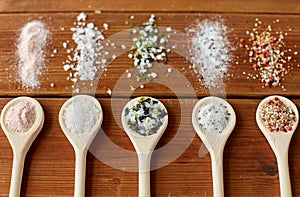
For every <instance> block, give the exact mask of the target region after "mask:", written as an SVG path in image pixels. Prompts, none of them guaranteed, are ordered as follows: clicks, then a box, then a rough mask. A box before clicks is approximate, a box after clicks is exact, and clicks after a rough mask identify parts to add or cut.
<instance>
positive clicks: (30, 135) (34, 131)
mask: <svg viewBox="0 0 300 197" xmlns="http://www.w3.org/2000/svg"><path fill="white" fill-rule="evenodd" d="M21 101H27V102H30V103H33V104H34V105H35V108H34V109H35V121H34V123H33V125H32V126H31V128H30V129H29V130H28V131H26V132H25V133H13V132H11V131H10V130H9V129H8V128H7V127H6V124H5V118H6V113H7V112H8V110H9V109H10V108H11V107H13V106H15V105H17V104H18V103H20V102H21ZM44 119H45V118H44V111H43V108H42V107H41V105H40V103H39V102H38V101H37V100H35V99H33V98H30V97H18V98H15V99H13V100H11V101H9V102H8V103H7V104H6V105H5V106H4V108H3V110H2V112H1V127H2V130H3V131H4V133H5V135H6V137H7V138H8V141H9V143H10V145H11V147H12V150H13V154H14V159H13V166H12V174H11V182H10V190H9V196H10V197H19V196H20V191H21V183H22V176H23V169H24V161H25V157H26V154H27V152H28V150H29V148H30V146H31V144H32V142H33V141H34V140H35V138H36V137H37V135H38V134H39V132H40V131H41V130H42V127H43V124H44Z"/></svg>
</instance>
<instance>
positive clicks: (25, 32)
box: [17, 21, 49, 88]
mask: <svg viewBox="0 0 300 197" xmlns="http://www.w3.org/2000/svg"><path fill="white" fill-rule="evenodd" d="M48 34H49V31H48V30H47V29H46V27H45V25H44V24H43V23H42V22H40V21H32V22H29V23H27V24H26V25H25V26H24V27H23V28H22V32H21V35H20V37H19V40H18V50H17V58H18V61H19V68H18V74H19V77H20V80H21V82H22V86H23V87H24V88H38V87H39V85H40V81H39V76H40V75H41V71H42V69H43V67H44V51H43V49H44V47H45V45H46V43H47V37H48Z"/></svg>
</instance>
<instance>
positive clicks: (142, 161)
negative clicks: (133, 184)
mask: <svg viewBox="0 0 300 197" xmlns="http://www.w3.org/2000/svg"><path fill="white" fill-rule="evenodd" d="M151 154H152V152H151V153H150V152H146V153H138V160H139V197H150V196H151V195H150V191H151V190H150V160H151Z"/></svg>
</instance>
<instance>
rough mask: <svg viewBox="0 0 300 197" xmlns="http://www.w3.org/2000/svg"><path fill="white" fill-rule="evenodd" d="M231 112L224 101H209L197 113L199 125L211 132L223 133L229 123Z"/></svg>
mask: <svg viewBox="0 0 300 197" xmlns="http://www.w3.org/2000/svg"><path fill="white" fill-rule="evenodd" d="M230 115H231V114H230V113H229V112H228V110H227V106H225V105H223V104H222V103H207V104H205V105H203V106H201V107H200V108H199V110H198V113H197V118H198V123H199V125H200V126H201V127H202V128H203V129H204V130H205V131H206V132H209V133H210V134H218V133H222V132H223V130H224V129H225V128H226V126H227V125H228V121H229V117H230Z"/></svg>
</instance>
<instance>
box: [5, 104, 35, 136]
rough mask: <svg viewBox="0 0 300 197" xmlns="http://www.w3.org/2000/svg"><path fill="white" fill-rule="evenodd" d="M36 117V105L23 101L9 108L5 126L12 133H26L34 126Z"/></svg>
mask: <svg viewBox="0 0 300 197" xmlns="http://www.w3.org/2000/svg"><path fill="white" fill-rule="evenodd" d="M35 118H36V115H35V105H34V104H33V103H31V102H27V101H21V102H19V103H18V104H16V105H14V106H12V107H10V108H9V109H8V111H7V113H6V116H5V126H6V127H7V129H8V130H9V131H10V132H12V133H25V132H27V131H28V130H29V129H30V128H31V127H32V125H33V123H34V121H35Z"/></svg>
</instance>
